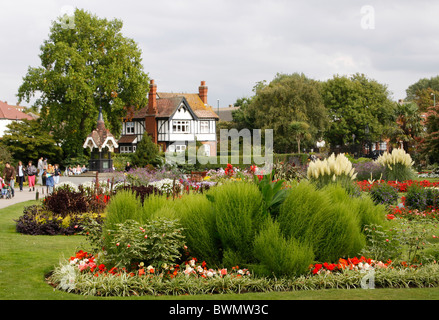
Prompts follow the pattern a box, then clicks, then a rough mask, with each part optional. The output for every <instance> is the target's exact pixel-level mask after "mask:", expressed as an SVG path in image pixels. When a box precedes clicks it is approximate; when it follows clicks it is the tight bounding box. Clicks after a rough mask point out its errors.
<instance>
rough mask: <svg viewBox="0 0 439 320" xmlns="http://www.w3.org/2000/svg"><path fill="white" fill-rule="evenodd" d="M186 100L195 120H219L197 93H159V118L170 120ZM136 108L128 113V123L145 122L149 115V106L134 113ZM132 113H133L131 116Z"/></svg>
mask: <svg viewBox="0 0 439 320" xmlns="http://www.w3.org/2000/svg"><path fill="white" fill-rule="evenodd" d="M183 99H184V100H185V102H186V104H187V105H188V106H189V108H190V110H192V113H193V115H195V118H205V119H206V118H208V119H219V117H218V115H217V114H216V113H215V112H214V111H213V109H212V107H211V106H209V105H204V103H203V101H201V98H200V96H199V95H198V94H197V93H169V92H157V110H158V115H157V118H169V117H171V116H172V115H173V114H174V113H175V112H176V111H177V108H178V107H179V106H180V105H181V103H182V100H183ZM133 109H134V108H132V107H131V108H130V109H129V111H128V116H127V117H126V120H127V121H130V120H140V119H141V120H144V119H145V117H146V116H147V115H148V106H145V107H143V108H141V109H139V110H136V111H133ZM130 112H132V113H131V114H130Z"/></svg>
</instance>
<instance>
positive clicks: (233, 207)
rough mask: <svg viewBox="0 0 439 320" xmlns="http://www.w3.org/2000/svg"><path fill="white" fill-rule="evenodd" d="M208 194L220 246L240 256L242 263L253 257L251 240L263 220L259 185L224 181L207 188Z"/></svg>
mask: <svg viewBox="0 0 439 320" xmlns="http://www.w3.org/2000/svg"><path fill="white" fill-rule="evenodd" d="M208 197H209V199H211V200H212V201H213V207H214V210H215V221H216V228H217V231H218V236H219V239H220V241H221V245H222V247H223V249H224V250H232V251H233V252H235V253H236V254H238V255H239V256H241V257H242V259H243V261H242V263H244V262H247V261H250V260H252V258H253V256H252V250H251V248H252V245H253V240H254V237H255V234H256V232H257V231H258V230H259V228H260V225H261V223H262V222H263V220H264V214H263V210H262V208H263V203H262V195H261V193H260V191H259V189H258V187H257V186H256V185H255V184H253V183H249V182H233V183H225V184H223V185H221V186H218V187H216V188H214V189H212V190H209V193H208Z"/></svg>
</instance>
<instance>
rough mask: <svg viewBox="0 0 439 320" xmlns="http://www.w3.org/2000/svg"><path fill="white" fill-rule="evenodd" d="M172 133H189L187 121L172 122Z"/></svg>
mask: <svg viewBox="0 0 439 320" xmlns="http://www.w3.org/2000/svg"><path fill="white" fill-rule="evenodd" d="M172 132H174V133H189V121H173V122H172Z"/></svg>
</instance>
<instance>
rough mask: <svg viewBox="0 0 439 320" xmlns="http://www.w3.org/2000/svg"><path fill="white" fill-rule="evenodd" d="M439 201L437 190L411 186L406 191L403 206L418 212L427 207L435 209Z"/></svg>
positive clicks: (416, 185) (438, 191)
mask: <svg viewBox="0 0 439 320" xmlns="http://www.w3.org/2000/svg"><path fill="white" fill-rule="evenodd" d="M438 200H439V190H436V189H434V188H424V187H422V186H420V185H418V184H412V185H411V186H410V187H408V189H407V193H406V196H405V206H406V207H407V208H409V209H412V210H415V209H418V210H420V211H424V210H426V209H427V208H428V207H430V206H432V207H437V205H438Z"/></svg>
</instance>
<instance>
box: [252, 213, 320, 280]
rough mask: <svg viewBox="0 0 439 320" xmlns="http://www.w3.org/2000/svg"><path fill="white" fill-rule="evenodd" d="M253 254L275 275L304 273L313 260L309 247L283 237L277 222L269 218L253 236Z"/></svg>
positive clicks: (298, 274)
mask: <svg viewBox="0 0 439 320" xmlns="http://www.w3.org/2000/svg"><path fill="white" fill-rule="evenodd" d="M254 255H255V257H256V259H257V260H258V261H259V262H260V263H261V264H262V265H263V266H264V268H265V269H266V270H269V271H271V272H272V273H273V274H274V275H275V276H300V275H303V274H306V273H307V272H308V271H309V270H308V267H309V265H310V264H311V263H312V262H313V260H314V253H313V251H312V249H311V247H309V246H308V245H305V244H302V243H300V242H299V241H298V240H296V239H294V238H289V239H287V238H286V237H284V236H283V235H282V233H281V231H280V226H279V223H278V222H276V221H273V220H271V219H267V223H266V225H264V226H263V227H262V228H261V231H260V232H259V234H258V235H257V236H256V238H255V244H254Z"/></svg>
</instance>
